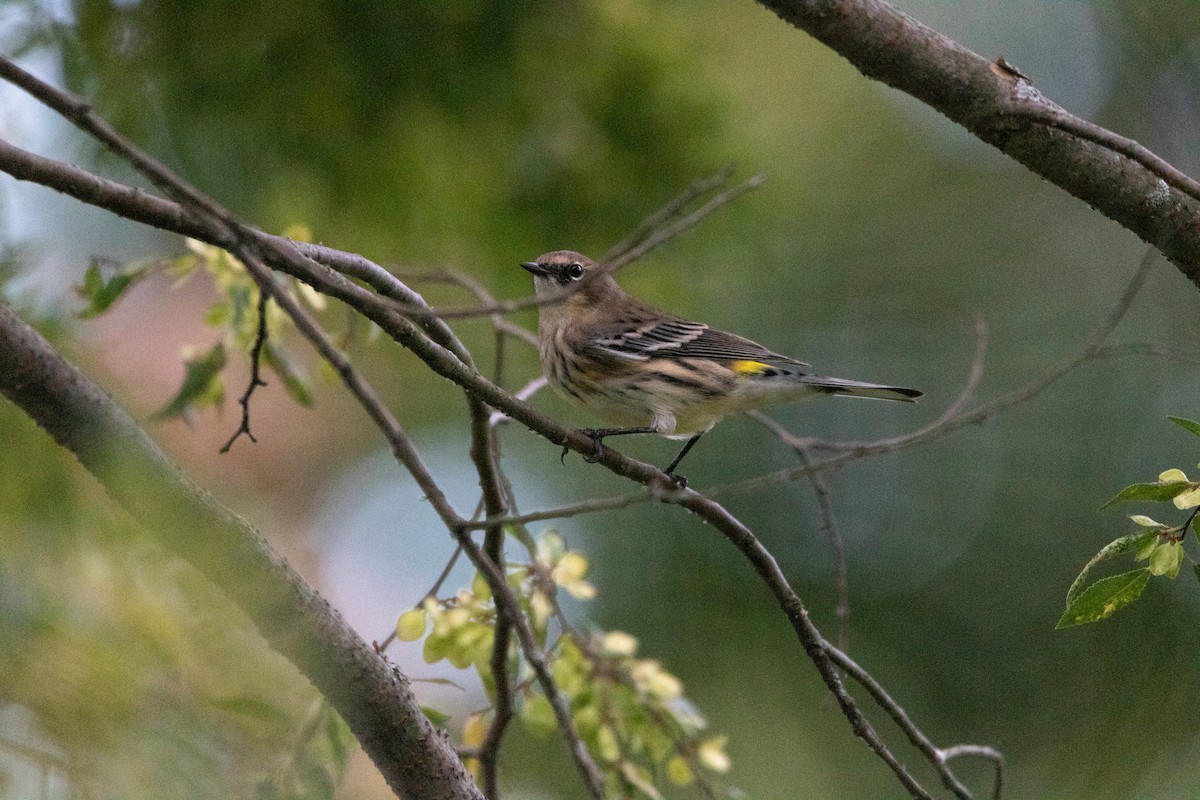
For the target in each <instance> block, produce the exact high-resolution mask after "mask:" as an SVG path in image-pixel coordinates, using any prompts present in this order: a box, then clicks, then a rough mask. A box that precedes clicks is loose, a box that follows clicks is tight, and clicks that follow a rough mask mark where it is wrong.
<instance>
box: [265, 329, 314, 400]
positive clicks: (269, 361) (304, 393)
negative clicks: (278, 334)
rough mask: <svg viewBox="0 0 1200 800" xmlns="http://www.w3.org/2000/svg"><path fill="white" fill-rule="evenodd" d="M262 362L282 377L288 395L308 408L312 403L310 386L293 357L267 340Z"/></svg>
mask: <svg viewBox="0 0 1200 800" xmlns="http://www.w3.org/2000/svg"><path fill="white" fill-rule="evenodd" d="M262 356H263V363H265V364H266V365H267V366H268V367H270V368H271V370H272V371H273V372H274V373H275V374H276V375H278V376H279V377H280V378H282V379H283V388H284V389H286V390H287V393H288V396H289V397H291V398H292V399H293V400H295V401H296V402H297V403H299V404H300V405H302V406H304V407H305V408H308V407H309V406H311V405H312V404H313V395H312V387H311V386H309V382H308V376H307V375H305V374H304V371H303V370H302V369H300V366H299V365H298V364H297V363H296V361H295V359H293V358H292V357H291V355H289V354H288V352H287V351H286V350H284V349H283V348H282V347H276V346H275V345H274V343H272V342H270V341H267V343H266V344H264V345H263V350H262Z"/></svg>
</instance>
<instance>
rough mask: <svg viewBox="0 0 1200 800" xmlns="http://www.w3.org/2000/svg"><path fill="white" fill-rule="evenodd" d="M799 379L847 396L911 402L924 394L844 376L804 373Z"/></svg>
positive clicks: (813, 385)
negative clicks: (852, 379) (831, 376)
mask: <svg viewBox="0 0 1200 800" xmlns="http://www.w3.org/2000/svg"><path fill="white" fill-rule="evenodd" d="M801 380H802V381H803V382H804V383H806V384H808V385H809V386H812V387H813V388H814V389H817V390H818V391H822V392H829V393H830V394H843V395H847V396H849V397H870V398H874V399H876V400H899V401H901V402H905V403H912V402H915V401H916V399H917V398H918V397H920V396H921V395H923V394H924V392H919V391H917V390H916V389H905V388H904V387H903V386H883V385H882V384H878V383H864V382H862V381H851V380H846V379H845V378H830V377H828V376H827V375H805V376H803V377H802V378H801Z"/></svg>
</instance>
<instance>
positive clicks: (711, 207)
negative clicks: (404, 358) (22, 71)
mask: <svg viewBox="0 0 1200 800" xmlns="http://www.w3.org/2000/svg"><path fill="white" fill-rule="evenodd" d="M764 181H765V178H764V177H763V176H761V175H755V176H753V177H751V178H748V179H747V180H745V181H744V182H742V183H740V184H738V185H737V186H735V187H733V188H732V189H729V190H728V191H725V192H721V193H719V194H717V195H714V196H713V197H712V198H710V199H709V200H708V202H706V203H704V204H703V205H702V206H700V207H699V208H697V209H696V210H695V211H693V212H692V213H690V214H688V215H686V216H683V217H680V218H678V219H676V220H675V221H674V222H672V223H671V224H670V225H667V226H666V227H664V228H661V229H659V230H657V231H655V232H654V233H653V234H651V235H650V236H648V237H646V238H645V239H643V240H642V241H641V242H639V243H638V244H637V245H636V246H634V247H632V248H630V249H629V250H626V251H625V252H624V253H622V254H620V255H618V256H617V257H616V258H614V259H613V260H612V261H609V262H605V263H603V264H601V265H600V269H597V270H593V271H592V272H589V273H588V274H587V275H586V276H584V278H583V280H580V281H575V282H574V283H572V284H571V285H570V286H567V287H564V288H563V289H560V290H557V291H554V292H549V293H546V294H543V295H529V296H526V297H520V298H516V299H513V300H498V301H496V302H493V303H484V304H481V305H478V306H473V307H469V308H447V309H440V310H428V309H426V308H413V307H410V306H405V307H402V308H400V309H399V311H401V313H404V314H411V315H413V316H414V317H419V316H421V315H433V314H436V315H437V316H439V317H441V318H442V319H464V318H467V317H486V316H491V315H492V314H510V313H512V312H514V311H521V310H524V309H528V308H541V307H544V306H549V305H557V304H559V303H562V302H564V301H565V300H566V299H567V298H568V297H570V296H571V295H572V294H574V293H575V292H577V291H579V290H581V289H582V288H583V287H584V286H586V285H587V284H588V283H590V282H591V281H594V280H599V278H600V276H601V275H608V274H611V273H613V272H616V271H617V270H619V269H621V268H622V267H624V266H626V265H627V264H630V263H632V262H633V261H636V260H637V259H639V258H642V257H643V256H645V255H646V254H647V253H649V252H651V251H652V250H654V249H656V248H657V247H659V246H661V245H663V244H665V243H666V242H668V241H670V240H671V239H674V238H675V237H677V236H680V235H681V234H683V233H686V232H687V231H689V230H691V229H692V228H694V227H696V225H698V224H699V223H700V222H701V221H702V220H704V219H705V218H706V217H708V216H709V215H711V214H712V213H713V212H715V211H717V210H718V209H721V208H723V207H724V206H727V205H729V204H730V203H731V202H733V201H734V200H736V199H737V198H739V197H741V196H742V195H743V194H745V193H746V192H748V191H750V190H752V189H757V188H758V187H759V186H762V184H763V183H764Z"/></svg>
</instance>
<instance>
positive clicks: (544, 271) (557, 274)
mask: <svg viewBox="0 0 1200 800" xmlns="http://www.w3.org/2000/svg"><path fill="white" fill-rule="evenodd" d="M521 266H522V267H524V268H525V269H527V270H529V271H530V272H531V273H533V290H534V292H535V293H536V294H539V295H542V294H546V293H551V292H556V291H561V290H564V289H567V288H568V287H571V286H573V285H576V284H579V283H580V282H581V281H584V278H585V277H587V276H588V275H589V274H592V273H595V272H597V271H598V270H599V269H600V266H599V265H598V264H597V263H596V262H595V261H592V260H591V259H590V258H588V257H587V256H585V255H582V254H580V253H576V252H575V251H573V250H555V251H554V252H552V253H543V254H542V255H540V256H538V258H537V261H525V262H522V264H521ZM614 289H615V290H617V291H620V289H619V287H617V283H616V281H614V280H613V279H612V276H611V275H596V277H594V278H592V279H591V280H587V281H584V282H583V285H582V286H580V290H579V291H578V292H576V297H577V298H578V300H579V301H581V302H590V303H594V302H598V301H601V300H603V298H604V297H605V296H606V295H607V294H608V293H609V292H611V291H613V290H614Z"/></svg>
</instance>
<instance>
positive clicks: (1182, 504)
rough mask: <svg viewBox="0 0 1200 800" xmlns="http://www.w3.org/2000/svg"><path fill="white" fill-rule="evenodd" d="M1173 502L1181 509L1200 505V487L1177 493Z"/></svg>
mask: <svg viewBox="0 0 1200 800" xmlns="http://www.w3.org/2000/svg"><path fill="white" fill-rule="evenodd" d="M1171 502H1173V503H1174V504H1175V507H1176V508H1178V509H1180V510H1183V509H1185V508H1195V507H1196V506H1200V487H1197V488H1195V489H1191V490H1189V491H1186V492H1181V493H1180V494H1177V495H1175V499H1174V500H1172V501H1171Z"/></svg>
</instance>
